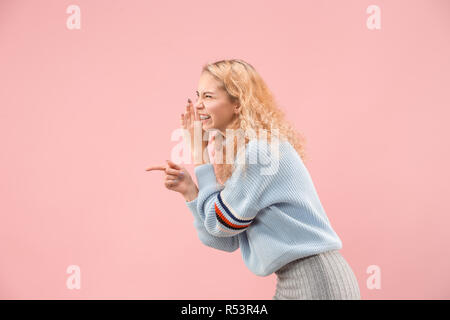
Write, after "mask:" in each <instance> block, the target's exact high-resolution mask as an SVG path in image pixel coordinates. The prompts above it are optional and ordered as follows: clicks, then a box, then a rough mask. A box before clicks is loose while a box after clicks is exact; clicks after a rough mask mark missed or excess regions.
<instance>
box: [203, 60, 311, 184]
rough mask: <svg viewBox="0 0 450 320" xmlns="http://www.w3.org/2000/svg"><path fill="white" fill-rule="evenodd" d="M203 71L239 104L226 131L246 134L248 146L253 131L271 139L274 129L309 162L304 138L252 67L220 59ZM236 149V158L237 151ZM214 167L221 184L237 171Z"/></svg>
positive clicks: (243, 63)
mask: <svg viewBox="0 0 450 320" xmlns="http://www.w3.org/2000/svg"><path fill="white" fill-rule="evenodd" d="M203 72H209V73H210V74H211V75H212V76H214V77H215V78H216V79H217V80H218V81H219V82H220V83H221V84H222V87H221V89H223V90H225V91H226V92H227V93H228V96H229V98H230V101H231V102H232V103H236V102H238V103H239V104H240V106H241V108H240V112H239V115H238V117H237V118H236V119H235V121H233V122H232V123H231V124H230V125H229V126H228V127H227V129H242V131H243V132H244V134H245V136H244V142H245V145H247V143H248V141H249V139H250V138H251V137H249V136H248V135H247V133H248V132H251V130H253V132H261V130H263V131H265V132H267V138H268V139H269V140H271V137H272V129H273V128H276V129H277V130H278V132H279V136H280V137H282V139H287V140H288V141H289V142H290V143H291V145H292V146H293V147H294V149H295V150H296V151H297V153H298V154H299V156H300V157H301V159H302V160H303V161H304V160H306V152H305V144H306V139H305V137H304V136H303V135H301V134H299V133H298V132H297V131H296V130H295V129H294V128H293V126H292V125H291V124H290V123H289V122H288V121H286V119H285V114H284V112H283V111H282V110H280V108H279V107H278V104H277V102H276V101H275V98H274V96H273V94H272V92H271V91H270V90H269V88H268V87H267V85H266V83H265V82H264V80H263V79H262V77H261V76H260V75H259V74H258V72H257V71H256V70H255V68H254V67H253V66H252V65H250V64H249V63H247V62H245V61H243V60H241V59H231V60H219V61H216V62H213V63H207V64H205V65H204V66H203V67H202V73H203ZM225 138H226V137H225ZM235 145H237V144H235ZM233 149H234V150H233V154H234V156H236V154H237V151H238V150H237V149H238V148H233ZM214 166H215V171H216V177H217V178H218V180H219V182H220V183H222V184H223V183H225V181H226V180H228V178H229V177H231V175H232V173H233V171H234V169H235V163H232V164H228V163H223V164H214Z"/></svg>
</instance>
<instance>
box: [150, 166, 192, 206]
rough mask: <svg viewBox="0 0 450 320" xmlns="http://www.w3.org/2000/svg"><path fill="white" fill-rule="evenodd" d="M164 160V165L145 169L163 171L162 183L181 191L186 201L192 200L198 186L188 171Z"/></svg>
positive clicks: (168, 187)
mask: <svg viewBox="0 0 450 320" xmlns="http://www.w3.org/2000/svg"><path fill="white" fill-rule="evenodd" d="M166 162H167V165H165V166H152V167H149V168H147V169H146V171H152V170H161V171H164V172H165V174H166V176H165V179H164V185H165V186H166V188H167V189H169V190H172V191H176V192H179V193H181V194H182V195H183V196H184V197H185V199H186V200H187V201H191V200H194V199H195V198H196V197H197V194H198V188H197V186H196V184H195V182H194V181H193V180H192V178H191V175H190V174H189V172H188V171H187V170H186V169H185V168H183V167H181V166H179V165H178V164H176V163H174V162H172V161H170V160H166Z"/></svg>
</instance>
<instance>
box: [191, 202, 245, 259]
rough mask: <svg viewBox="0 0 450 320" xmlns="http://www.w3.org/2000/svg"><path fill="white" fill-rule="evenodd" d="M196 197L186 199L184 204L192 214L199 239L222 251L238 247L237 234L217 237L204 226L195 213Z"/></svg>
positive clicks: (231, 250)
mask: <svg viewBox="0 0 450 320" xmlns="http://www.w3.org/2000/svg"><path fill="white" fill-rule="evenodd" d="M197 199H198V198H195V199H194V200H192V201H187V202H186V205H187V206H188V208H189V209H190V210H191V212H192V214H193V216H194V227H195V229H196V230H197V235H198V238H199V239H200V241H201V242H202V243H203V244H204V245H206V246H208V247H211V248H215V249H218V250H222V251H227V252H233V251H235V250H237V249H238V248H239V240H238V236H233V237H227V238H219V237H215V236H213V235H211V234H210V233H209V232H208V231H207V230H206V228H205V225H204V222H203V220H202V219H201V218H200V216H199V215H198V213H197Z"/></svg>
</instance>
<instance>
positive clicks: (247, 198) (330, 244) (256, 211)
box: [186, 139, 342, 276]
mask: <svg viewBox="0 0 450 320" xmlns="http://www.w3.org/2000/svg"><path fill="white" fill-rule="evenodd" d="M273 146H277V147H276V148H274V149H272V147H273ZM243 151H245V153H244V154H242V153H243ZM244 155H245V158H244V157H243V156H244ZM255 159H256V161H255ZM242 160H245V164H246V166H247V168H246V169H245V170H244V168H243V164H242V163H243V162H242ZM236 161H241V162H239V164H238V165H237V168H236V169H235V171H234V172H233V174H232V176H231V177H230V178H229V179H228V180H227V181H226V182H225V184H224V185H221V184H219V183H218V182H217V180H216V175H215V172H214V167H213V165H212V164H210V163H207V164H202V165H199V166H197V167H195V169H194V171H195V175H196V177H197V183H198V189H199V193H198V196H197V198H196V199H194V200H192V201H186V205H187V206H188V208H189V209H190V211H191V212H192V213H193V215H194V226H195V228H196V229H197V232H198V237H199V239H200V240H201V241H202V242H203V243H204V244H205V245H207V246H209V247H213V248H216V249H219V250H223V251H228V252H232V251H235V250H236V249H237V248H240V249H241V253H242V258H243V260H244V262H245V264H246V266H247V267H248V268H249V270H250V271H251V272H253V273H254V274H255V275H257V276H268V275H270V274H271V273H273V272H274V271H276V270H278V269H279V268H281V267H282V266H284V265H285V264H287V263H289V262H291V261H293V260H295V259H298V258H301V257H305V256H309V255H312V254H317V253H320V252H324V251H329V250H332V249H341V248H342V242H341V240H340V238H339V237H338V235H337V234H336V233H335V231H334V230H333V229H332V227H331V224H330V222H329V220H328V217H327V215H326V213H325V211H324V209H323V207H322V204H321V203H320V200H319V197H318V195H317V192H316V190H315V187H314V185H313V182H312V180H311V177H310V175H309V172H308V170H307V168H306V167H305V165H304V163H303V161H302V159H301V158H300V156H299V155H298V153H297V152H296V150H295V149H294V147H293V146H292V145H291V144H290V143H289V142H288V141H286V140H279V143H278V144H277V143H275V144H270V143H269V142H266V141H265V140H261V139H253V140H250V141H249V142H248V144H247V146H245V147H243V148H240V149H239V152H238V153H237V155H236V157H235V162H236Z"/></svg>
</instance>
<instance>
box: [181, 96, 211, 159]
mask: <svg viewBox="0 0 450 320" xmlns="http://www.w3.org/2000/svg"><path fill="white" fill-rule="evenodd" d="M180 122H181V127H182V128H183V129H184V130H186V131H185V135H184V143H185V145H187V146H189V147H190V152H191V156H192V158H193V159H194V164H204V163H210V159H209V155H208V140H209V139H208V140H206V141H205V140H203V137H204V136H205V134H206V131H205V130H204V129H203V125H202V122H201V120H200V116H199V115H198V113H197V112H195V110H194V105H193V103H192V101H191V99H188V104H187V106H186V112H185V113H184V114H181V119H180ZM195 133H197V136H200V137H201V138H200V139H201V144H199V143H198V142H197V143H196V142H195V138H196V135H195ZM199 142H200V140H199Z"/></svg>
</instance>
